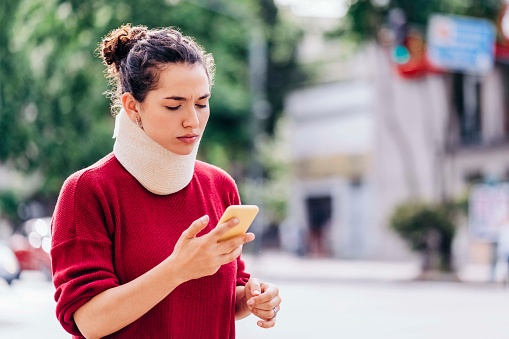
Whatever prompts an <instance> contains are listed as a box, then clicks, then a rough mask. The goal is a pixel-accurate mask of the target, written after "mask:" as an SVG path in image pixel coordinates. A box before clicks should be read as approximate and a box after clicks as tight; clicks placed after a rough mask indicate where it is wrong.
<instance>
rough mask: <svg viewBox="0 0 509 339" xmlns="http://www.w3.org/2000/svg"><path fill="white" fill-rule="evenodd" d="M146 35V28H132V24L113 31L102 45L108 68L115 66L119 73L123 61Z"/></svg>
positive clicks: (103, 56)
mask: <svg viewBox="0 0 509 339" xmlns="http://www.w3.org/2000/svg"><path fill="white" fill-rule="evenodd" d="M146 35H147V28H146V27H144V26H135V27H131V25H130V24H127V25H123V26H121V27H120V28H117V29H115V30H113V31H111V32H110V33H109V34H108V35H106V36H105V37H104V39H103V40H102V43H101V56H102V58H103V60H104V62H105V63H106V64H107V65H108V66H109V65H112V64H115V68H116V70H117V71H118V70H119V68H120V62H121V61H122V59H125V58H126V57H127V55H128V54H129V51H130V50H131V48H133V46H134V45H135V44H136V42H138V41H139V40H141V39H143V38H144V37H145V36H146Z"/></svg>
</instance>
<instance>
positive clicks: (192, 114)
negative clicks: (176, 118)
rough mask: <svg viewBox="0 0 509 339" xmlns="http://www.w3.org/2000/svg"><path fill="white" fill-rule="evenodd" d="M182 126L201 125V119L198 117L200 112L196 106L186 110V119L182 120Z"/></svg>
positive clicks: (196, 126) (195, 126)
mask: <svg viewBox="0 0 509 339" xmlns="http://www.w3.org/2000/svg"><path fill="white" fill-rule="evenodd" d="M182 126H184V127H185V128H188V127H190V128H198V126H200V120H199V118H198V112H197V111H196V109H195V108H194V107H192V108H189V109H188V110H186V112H185V116H184V120H183V121H182Z"/></svg>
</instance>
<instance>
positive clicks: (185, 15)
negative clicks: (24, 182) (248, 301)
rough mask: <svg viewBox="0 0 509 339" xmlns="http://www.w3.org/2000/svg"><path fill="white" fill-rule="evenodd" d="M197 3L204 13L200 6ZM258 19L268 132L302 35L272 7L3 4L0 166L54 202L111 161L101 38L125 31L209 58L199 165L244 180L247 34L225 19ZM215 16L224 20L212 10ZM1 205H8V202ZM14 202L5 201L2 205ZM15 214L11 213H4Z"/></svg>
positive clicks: (150, 1) (262, 1)
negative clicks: (185, 39)
mask: <svg viewBox="0 0 509 339" xmlns="http://www.w3.org/2000/svg"><path fill="white" fill-rule="evenodd" d="M200 3H203V4H206V6H201V5H200ZM239 8H244V9H245V11H244V13H249V15H253V16H257V17H258V18H259V19H260V22H262V23H263V25H264V32H265V33H266V36H267V39H268V44H269V50H268V68H269V72H268V74H270V78H269V81H268V82H267V84H268V85H267V88H268V90H269V93H270V94H269V96H268V99H269V101H270V104H271V106H272V110H271V112H270V113H271V114H270V116H269V118H268V119H267V124H266V125H265V128H266V130H267V131H268V132H269V133H270V132H271V131H273V126H274V125H275V123H276V121H277V119H278V117H279V116H280V114H281V110H282V100H283V96H284V94H285V92H286V91H287V90H288V89H289V88H290V87H291V82H289V81H287V80H285V79H286V78H287V77H288V76H289V74H292V72H293V70H294V68H295V64H296V62H295V49H296V44H297V42H298V39H299V37H300V34H299V30H298V29H296V28H295V27H293V26H291V25H290V24H289V23H287V22H284V21H283V20H282V19H281V17H280V16H279V15H278V13H277V9H276V7H275V6H274V4H273V1H272V0H259V1H258V0H239V1H236V2H231V1H226V0H216V1H209V2H206V3H205V2H200V1H198V0H196V1H165V0H146V1H134V0H122V1H120V0H108V1H106V0H91V1H78V0H68V1H63V0H20V1H14V2H12V1H4V2H2V3H1V4H0V19H1V21H0V26H1V27H2V30H1V31H0V42H1V43H2V45H3V46H8V48H7V49H5V48H3V49H1V50H0V105H1V106H0V109H1V111H0V135H2V142H1V144H0V163H9V164H11V165H12V166H13V167H14V168H16V169H17V170H19V171H22V172H24V173H30V172H33V171H38V172H40V173H42V174H43V175H44V177H45V180H44V183H43V185H42V187H41V188H40V189H39V190H37V196H38V198H39V199H43V200H44V199H46V200H49V201H54V200H55V198H56V196H57V194H58V191H59V189H60V187H61V184H62V182H63V180H64V179H65V178H66V177H67V176H68V175H69V174H70V173H72V172H74V171H76V170H78V169H81V168H84V167H86V166H88V165H90V164H92V163H93V162H95V161H96V160H98V159H99V158H100V157H102V156H103V155H105V154H106V153H108V152H109V151H111V149H112V145H113V142H114V140H113V139H112V138H111V135H112V130H113V124H114V119H113V118H112V117H111V115H110V114H109V111H110V110H109V104H110V103H109V100H108V99H107V98H106V97H105V96H103V95H102V93H103V92H104V91H106V90H107V81H106V79H105V78H104V76H103V70H104V67H103V65H102V63H101V60H100V59H99V58H97V53H96V48H97V45H98V42H99V41H100V38H101V37H103V36H104V35H105V34H106V33H107V32H108V31H110V30H112V29H114V28H116V27H118V26H120V25H121V24H124V23H127V22H130V23H132V24H133V25H137V24H142V25H146V26H148V27H162V26H169V25H171V26H176V27H178V28H180V29H181V30H182V31H183V32H184V34H186V35H191V36H194V37H195V38H196V39H197V41H199V42H200V43H201V44H203V45H204V47H205V48H206V49H207V50H208V51H209V52H211V53H213V55H214V57H215V59H216V64H217V74H216V84H215V87H214V89H213V95H212V99H211V113H212V116H211V119H210V122H209V126H208V128H207V132H206V134H205V136H204V138H205V141H204V142H203V143H202V146H201V147H200V155H199V156H200V157H201V158H204V159H206V160H208V161H211V162H213V163H216V164H218V165H220V166H222V167H226V169H228V170H229V169H230V168H229V167H230V166H233V165H232V164H236V165H235V166H236V167H239V166H240V168H241V170H239V171H237V172H235V173H238V174H239V176H240V175H242V174H243V173H244V170H243V168H244V167H245V165H244V164H245V163H246V162H247V159H248V157H249V149H250V143H251V140H252V138H251V137H250V128H249V125H250V124H249V122H250V118H249V117H250V98H249V91H248V76H249V72H248V66H247V48H248V47H247V46H248V43H249V32H248V27H246V25H244V24H243V23H242V21H239V20H236V19H233V18H232V17H230V16H228V15H225V14H223V13H236V11H238V9H239ZM214 9H220V10H214ZM6 196H7V195H6ZM8 196H9V197H11V195H8ZM5 205H9V206H10V205H12V204H5Z"/></svg>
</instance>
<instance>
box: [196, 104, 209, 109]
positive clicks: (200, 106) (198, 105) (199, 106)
mask: <svg viewBox="0 0 509 339" xmlns="http://www.w3.org/2000/svg"><path fill="white" fill-rule="evenodd" d="M196 107H198V108H207V104H205V105H200V104H196Z"/></svg>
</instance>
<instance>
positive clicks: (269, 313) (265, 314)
mask: <svg viewBox="0 0 509 339" xmlns="http://www.w3.org/2000/svg"><path fill="white" fill-rule="evenodd" d="M279 309H280V307H279V306H274V307H272V308H271V309H270V310H262V309H254V310H252V311H251V312H252V313H253V314H254V315H255V316H257V317H258V318H260V319H261V320H263V321H269V320H271V319H273V318H275V317H276V316H277V313H278V312H279Z"/></svg>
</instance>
